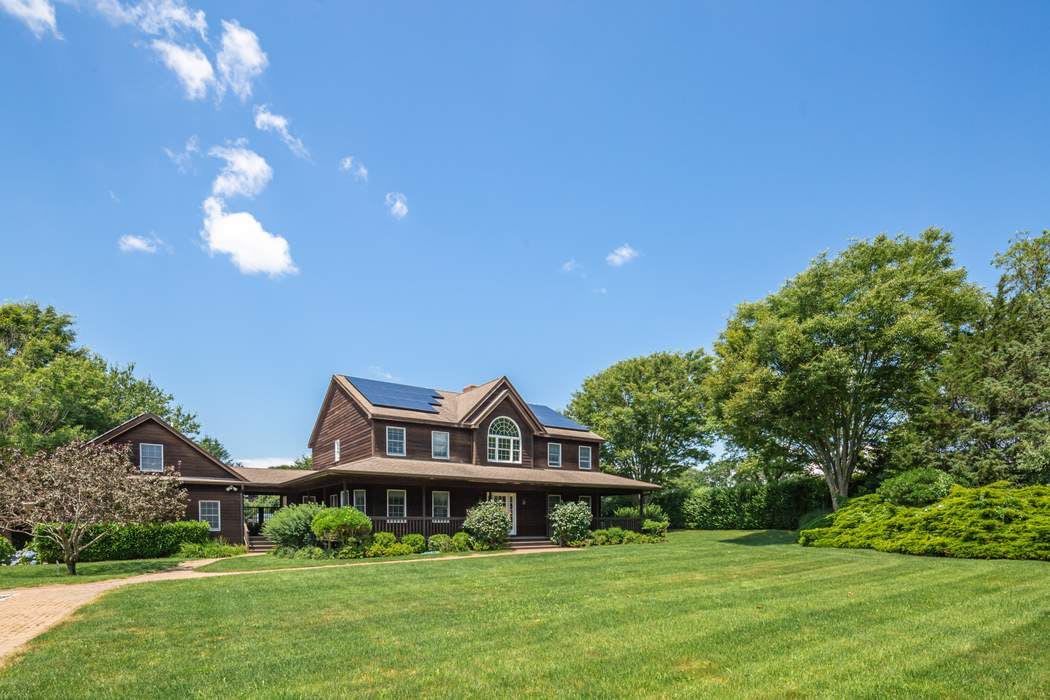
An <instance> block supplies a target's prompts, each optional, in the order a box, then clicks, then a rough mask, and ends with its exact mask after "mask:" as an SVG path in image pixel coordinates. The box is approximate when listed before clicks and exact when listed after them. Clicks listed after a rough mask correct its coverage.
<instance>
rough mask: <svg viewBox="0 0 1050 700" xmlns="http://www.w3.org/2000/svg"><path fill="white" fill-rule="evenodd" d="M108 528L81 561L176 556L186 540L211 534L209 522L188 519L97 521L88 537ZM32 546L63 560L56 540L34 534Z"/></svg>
mask: <svg viewBox="0 0 1050 700" xmlns="http://www.w3.org/2000/svg"><path fill="white" fill-rule="evenodd" d="M103 532H105V533H106V536H105V537H103V538H102V539H100V540H99V541H98V542H95V543H94V544H92V545H91V546H90V547H88V548H87V549H85V550H84V551H83V552H81V553H80V561H82V562H84V561H117V560H123V559H157V558H160V557H170V556H174V555H175V554H176V553H178V551H179V547H181V546H182V545H183V544H184V543H187V542H188V543H194V544H205V543H206V542H208V541H209V540H210V539H211V538H210V536H209V533H208V523H205V522H201V521H199V520H184V521H179V522H174V523H142V524H137V523H135V524H130V525H96V526H94V527H90V528H88V530H87V538H88V539H90V538H93V537H96V536H98V535H99V534H101V533H103ZM32 548H33V549H34V550H36V552H37V554H38V555H40V559H41V560H42V561H47V562H57V561H62V550H61V549H59V547H58V545H57V544H55V543H54V542H53V541H52V540H49V539H47V538H45V537H42V536H40V534H39V533H38V534H37V535H36V536H35V537H33V545H32Z"/></svg>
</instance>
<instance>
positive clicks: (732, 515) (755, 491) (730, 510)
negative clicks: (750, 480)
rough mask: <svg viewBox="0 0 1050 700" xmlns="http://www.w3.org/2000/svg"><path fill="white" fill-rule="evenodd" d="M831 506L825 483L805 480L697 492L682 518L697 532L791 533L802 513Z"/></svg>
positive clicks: (789, 480)
mask: <svg viewBox="0 0 1050 700" xmlns="http://www.w3.org/2000/svg"><path fill="white" fill-rule="evenodd" d="M830 505H831V504H830V496H829V495H828V487H827V485H826V484H825V483H824V481H823V480H821V479H813V478H808V477H806V478H795V479H785V480H783V481H774V482H771V483H768V484H740V485H738V486H730V487H724V488H723V487H718V488H709V487H708V488H701V489H697V490H696V492H695V493H693V495H692V496H690V497H689V498H687V499H686V501H685V503H684V504H683V506H682V515H683V518H684V519H685V525H686V527H689V528H695V529H699V530H768V529H779V530H794V529H795V528H796V527H798V523H799V518H800V517H801V515H802V514H803V513H806V512H808V511H812V510H817V509H820V508H828V507H830Z"/></svg>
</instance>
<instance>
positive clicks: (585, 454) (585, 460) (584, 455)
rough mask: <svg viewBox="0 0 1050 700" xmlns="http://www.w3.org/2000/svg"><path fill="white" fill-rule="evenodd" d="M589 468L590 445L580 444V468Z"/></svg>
mask: <svg viewBox="0 0 1050 700" xmlns="http://www.w3.org/2000/svg"><path fill="white" fill-rule="evenodd" d="M590 468H591V446H590V445H580V469H590Z"/></svg>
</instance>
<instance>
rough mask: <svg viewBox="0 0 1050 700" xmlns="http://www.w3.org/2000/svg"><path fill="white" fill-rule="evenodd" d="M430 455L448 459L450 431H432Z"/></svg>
mask: <svg viewBox="0 0 1050 700" xmlns="http://www.w3.org/2000/svg"><path fill="white" fill-rule="evenodd" d="M430 456H431V457H432V458H433V459H448V433H446V432H444V431H441V430H432V431H430Z"/></svg>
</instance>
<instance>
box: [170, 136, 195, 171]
mask: <svg viewBox="0 0 1050 700" xmlns="http://www.w3.org/2000/svg"><path fill="white" fill-rule="evenodd" d="M200 150H201V149H200V141H199V140H198V139H197V135H196V134H194V135H193V136H191V137H189V138H188V139H186V145H185V146H183V147H182V150H181V151H173V150H171V149H170V148H167V147H165V148H164V153H165V154H166V155H167V156H168V159H169V160H170V161H171V162H172V163H174V164H175V167H176V168H178V169H179V172H180V173H188V172H189V171H190V168H191V167H192V165H193V159H194V158H195V157H196V156H197V154H198V153H200Z"/></svg>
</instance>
